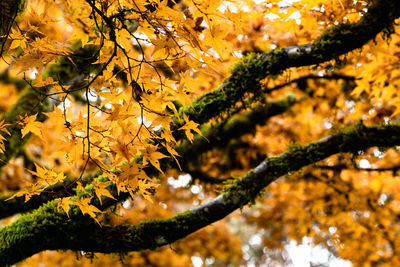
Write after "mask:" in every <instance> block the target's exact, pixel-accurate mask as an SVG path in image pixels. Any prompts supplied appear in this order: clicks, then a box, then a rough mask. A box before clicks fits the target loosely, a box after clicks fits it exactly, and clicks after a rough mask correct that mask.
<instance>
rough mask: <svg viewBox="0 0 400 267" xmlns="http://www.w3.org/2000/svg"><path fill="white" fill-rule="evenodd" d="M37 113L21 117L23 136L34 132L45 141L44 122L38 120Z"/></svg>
mask: <svg viewBox="0 0 400 267" xmlns="http://www.w3.org/2000/svg"><path fill="white" fill-rule="evenodd" d="M36 117H37V114H34V115H32V116H29V117H21V120H22V123H23V127H22V129H21V133H22V138H23V137H24V136H25V135H27V134H28V133H30V132H31V133H33V134H34V135H36V136H38V137H40V138H41V139H42V140H43V141H45V140H44V138H43V134H42V131H41V128H42V123H41V122H40V121H36Z"/></svg>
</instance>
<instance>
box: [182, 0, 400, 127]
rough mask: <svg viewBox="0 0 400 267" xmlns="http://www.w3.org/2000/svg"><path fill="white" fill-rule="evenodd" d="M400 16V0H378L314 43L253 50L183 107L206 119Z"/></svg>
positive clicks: (354, 45) (364, 38)
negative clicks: (215, 84)
mask: <svg viewBox="0 0 400 267" xmlns="http://www.w3.org/2000/svg"><path fill="white" fill-rule="evenodd" d="M399 16H400V2H399V1H389V0H378V1H375V3H374V4H373V5H371V6H370V7H369V8H368V12H366V13H365V14H364V16H363V17H362V19H361V20H359V21H358V22H356V23H347V24H339V25H337V26H334V27H331V28H329V29H328V30H326V31H324V32H323V34H322V35H321V36H320V37H318V38H317V39H316V40H315V41H314V43H312V44H308V45H301V46H291V47H286V48H278V49H275V50H273V51H272V52H270V53H265V54H259V55H257V54H249V55H248V56H245V57H244V58H242V59H241V60H240V61H239V62H238V63H237V64H236V65H235V66H234V67H233V69H232V72H231V76H230V77H229V78H227V79H226V80H225V81H224V83H223V84H222V85H221V86H220V87H218V88H217V89H215V90H214V91H211V92H209V93H207V94H204V95H203V96H201V97H200V98H198V99H197V100H196V101H194V102H193V104H192V105H190V106H187V107H183V108H181V110H180V112H181V113H182V112H184V113H186V114H187V115H189V117H190V118H191V119H192V120H194V121H196V122H197V123H204V122H207V121H208V120H210V119H211V118H213V117H215V116H217V115H218V114H220V113H222V112H224V111H227V110H228V109H230V108H231V107H232V106H233V105H234V104H235V103H236V102H237V101H239V100H240V99H241V98H242V97H243V95H244V94H245V93H246V92H257V91H258V90H260V85H259V81H260V80H262V79H264V78H265V77H267V76H270V75H276V74H279V73H280V72H282V71H283V70H285V69H287V68H290V67H299V66H307V65H312V64H319V63H321V62H325V61H327V60H331V59H335V58H337V57H338V56H340V55H343V54H345V53H348V52H350V51H352V50H354V49H357V48H361V47H362V46H363V45H364V44H365V43H367V42H368V41H369V40H371V39H373V38H375V36H376V35H377V34H378V33H380V32H382V31H386V32H390V28H391V27H392V24H393V21H394V20H395V19H396V18H398V17H399Z"/></svg>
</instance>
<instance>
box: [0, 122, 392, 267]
mask: <svg viewBox="0 0 400 267" xmlns="http://www.w3.org/2000/svg"><path fill="white" fill-rule="evenodd" d="M395 145H400V125H383V126H372V127H366V126H363V125H357V126H356V127H354V128H351V129H346V130H343V131H342V132H339V133H337V134H335V135H332V136H328V137H326V138H323V139H321V140H319V141H317V142H314V143H310V144H308V145H304V146H298V147H296V148H292V149H291V150H289V151H287V152H286V153H284V154H282V155H280V156H276V157H271V158H267V159H266V160H264V161H263V162H262V163H261V164H260V165H259V166H258V167H257V168H255V169H254V170H252V171H250V172H249V173H247V174H246V175H244V176H243V177H241V178H237V179H234V180H232V182H231V183H230V184H228V185H227V186H226V188H225V190H224V192H223V194H221V195H220V196H218V197H217V198H216V199H214V200H212V201H211V202H209V203H207V204H205V205H202V206H200V207H197V208H194V209H193V210H190V211H187V212H184V213H180V214H177V215H176V216H174V217H171V218H169V219H156V220H148V221H144V222H142V223H139V224H136V225H120V226H111V225H103V226H99V225H97V224H96V223H95V222H94V221H93V220H92V219H90V218H89V217H87V216H82V215H81V214H80V211H79V210H78V209H73V210H72V211H71V213H70V218H68V217H67V215H66V214H65V213H64V212H62V211H58V210H57V202H56V201H52V202H49V203H48V204H45V205H43V206H42V207H40V208H39V209H37V210H35V211H34V212H32V213H30V214H27V215H24V216H22V217H21V218H19V219H18V220H16V221H15V222H14V223H12V224H11V225H8V226H6V227H4V228H2V229H1V230H0V265H1V266H7V265H11V264H14V263H16V262H18V261H20V260H23V259H25V258H27V257H29V256H31V255H33V254H35V253H38V252H40V251H43V250H47V249H50V250H55V249H72V250H84V251H94V252H104V253H110V252H123V251H136V250H143V249H151V248H156V247H159V246H163V245H166V244H170V243H172V242H174V241H176V240H178V239H181V238H183V237H185V236H187V235H188V234H190V233H192V232H194V231H196V230H198V229H200V228H202V227H204V226H206V225H209V224H211V223H213V222H215V221H218V220H220V219H222V218H224V217H225V216H227V215H228V214H230V213H231V212H233V211H234V210H236V209H238V208H241V207H243V206H244V205H246V204H248V203H249V202H253V201H254V200H255V198H256V197H257V196H258V195H260V194H261V193H262V191H263V189H264V187H266V186H267V185H269V184H270V183H271V182H273V181H275V180H276V179H278V178H279V177H280V176H282V175H285V174H288V173H290V172H293V171H296V170H299V169H300V168H302V167H304V166H307V165H309V164H312V163H315V162H318V161H320V160H322V159H324V158H326V157H328V156H331V155H333V154H336V153H342V152H357V151H359V150H365V149H368V148H370V147H372V146H383V147H391V146H395Z"/></svg>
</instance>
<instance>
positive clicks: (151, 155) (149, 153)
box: [142, 145, 167, 172]
mask: <svg viewBox="0 0 400 267" xmlns="http://www.w3.org/2000/svg"><path fill="white" fill-rule="evenodd" d="M157 148H158V145H156V146H152V145H149V146H147V147H146V148H145V149H143V150H142V153H143V164H144V165H146V164H147V161H149V162H150V164H151V165H153V166H154V167H156V168H157V170H159V171H160V172H163V171H162V170H161V168H160V162H159V160H160V159H162V158H166V157H167V156H165V155H164V154H163V153H161V152H158V151H157Z"/></svg>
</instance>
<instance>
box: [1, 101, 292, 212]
mask: <svg viewBox="0 0 400 267" xmlns="http://www.w3.org/2000/svg"><path fill="white" fill-rule="evenodd" d="M296 102H297V101H296V99H295V98H293V97H291V96H289V97H287V98H286V99H281V100H277V101H271V102H269V103H267V104H263V105H259V106H258V107H256V108H255V109H254V110H252V111H249V112H246V113H245V114H238V115H236V116H234V117H232V118H230V119H228V121H227V122H225V123H220V124H217V125H204V126H203V127H202V129H201V130H202V133H203V136H200V135H198V134H196V135H195V138H194V140H193V143H189V142H188V141H186V140H183V142H182V143H181V144H180V145H178V146H177V147H176V149H177V151H178V153H179V154H180V156H181V157H182V158H181V159H180V164H181V166H182V167H185V168H184V169H185V171H188V172H190V173H191V174H194V175H196V178H199V179H200V180H203V181H205V182H209V183H221V182H222V180H220V179H212V178H210V179H207V178H206V177H205V176H201V175H200V173H197V172H193V170H188V169H186V165H187V164H189V163H191V162H192V161H195V160H196V158H197V156H198V155H199V154H201V153H202V152H205V151H208V150H210V149H212V148H215V147H218V146H219V147H223V146H224V145H226V144H227V142H228V141H229V140H231V139H233V138H237V137H239V136H241V135H243V134H245V133H249V132H251V131H253V130H254V129H255V127H256V125H259V124H262V123H265V122H266V121H267V120H268V119H269V118H270V117H272V116H274V115H277V114H282V113H283V112H285V111H286V110H287V109H288V108H290V107H291V106H292V105H293V104H295V103H296ZM174 162H175V161H174V159H171V158H166V159H162V160H161V165H162V168H163V169H166V168H167V167H168V166H170V165H173V164H174ZM147 172H151V173H154V174H157V173H158V170H157V169H155V168H151V170H149V169H147ZM69 183H70V181H69V182H67V184H64V185H56V186H54V187H51V188H48V189H46V190H45V191H44V192H42V193H40V194H39V195H35V196H32V197H31V198H30V199H29V200H28V201H27V202H25V197H24V196H21V197H15V198H13V199H11V200H7V199H8V198H10V197H11V196H12V194H11V195H7V196H0V219H1V218H6V217H8V216H11V215H14V214H17V213H21V212H26V211H30V210H32V209H36V208H38V207H40V206H41V205H42V204H44V203H46V202H48V201H50V200H53V199H56V198H62V197H68V196H71V192H67V190H66V188H68V187H69ZM114 191H115V190H114ZM114 197H116V198H118V199H119V200H122V199H125V198H126V197H127V195H124V198H122V196H118V195H117V193H116V192H115V194H114ZM103 208H104V207H103Z"/></svg>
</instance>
